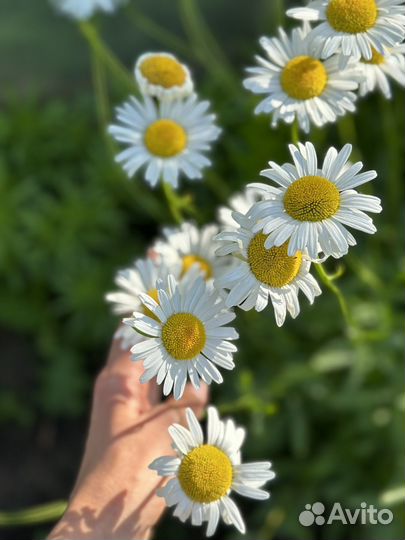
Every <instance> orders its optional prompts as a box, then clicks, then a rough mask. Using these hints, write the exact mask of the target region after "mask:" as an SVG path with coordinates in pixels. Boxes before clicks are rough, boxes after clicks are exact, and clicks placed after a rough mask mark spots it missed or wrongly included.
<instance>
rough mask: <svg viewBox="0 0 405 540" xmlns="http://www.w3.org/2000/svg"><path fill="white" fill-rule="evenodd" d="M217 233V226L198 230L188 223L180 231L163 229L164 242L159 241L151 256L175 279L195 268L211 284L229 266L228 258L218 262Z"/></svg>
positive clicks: (169, 228) (220, 259)
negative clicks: (170, 271) (172, 272)
mask: <svg viewBox="0 0 405 540" xmlns="http://www.w3.org/2000/svg"><path fill="white" fill-rule="evenodd" d="M218 232H219V228H218V226H217V225H213V224H211V225H205V226H204V227H202V228H201V229H199V228H198V227H196V225H194V223H190V222H184V223H182V224H181V225H180V226H179V227H173V228H171V227H166V228H164V229H163V235H164V237H165V240H158V241H157V242H156V243H155V245H154V246H153V247H152V252H153V254H154V257H156V258H157V259H158V260H161V261H163V262H164V263H165V264H166V266H168V267H169V268H172V269H174V270H175V272H174V273H175V274H177V275H185V274H187V272H189V271H190V270H191V269H192V268H197V269H198V270H199V271H200V272H201V273H202V275H203V276H204V277H205V279H206V280H208V281H211V280H212V279H213V278H214V277H217V276H219V275H221V274H222V273H223V271H224V270H225V269H226V268H227V267H228V266H229V264H230V259H229V258H223V257H221V258H219V257H217V256H216V254H215V251H216V249H217V247H219V244H218V243H217V242H216V240H215V237H216V236H217V234H218Z"/></svg>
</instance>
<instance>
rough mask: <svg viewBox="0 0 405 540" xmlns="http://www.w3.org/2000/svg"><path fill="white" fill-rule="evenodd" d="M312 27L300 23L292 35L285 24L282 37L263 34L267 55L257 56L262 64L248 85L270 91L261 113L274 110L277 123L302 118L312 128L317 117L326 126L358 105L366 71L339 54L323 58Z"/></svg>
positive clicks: (317, 122) (254, 69)
mask: <svg viewBox="0 0 405 540" xmlns="http://www.w3.org/2000/svg"><path fill="white" fill-rule="evenodd" d="M308 32H309V28H308V27H306V28H295V29H294V30H293V31H292V33H291V35H290V36H288V35H287V34H286V33H285V31H284V30H283V29H282V28H280V29H279V37H278V38H266V37H263V38H261V39H260V44H261V46H262V47H263V49H264V51H265V53H266V55H267V58H262V57H260V56H257V57H256V60H257V62H258V64H259V67H252V68H248V70H247V71H248V73H250V77H248V78H247V79H245V81H244V86H245V88H247V89H248V90H251V91H252V92H254V93H255V94H263V95H265V98H264V99H263V100H262V101H261V102H260V103H259V105H258V106H257V107H256V109H255V113H256V114H260V113H270V114H272V126H273V127H274V126H277V123H278V121H279V120H284V122H286V123H287V124H291V123H292V122H293V121H294V120H295V119H297V120H298V122H299V125H300V127H301V129H303V130H304V131H305V132H308V131H309V129H310V125H311V123H312V124H315V125H316V126H318V127H319V126H323V125H324V124H326V123H327V122H335V121H336V119H337V117H338V116H342V115H344V114H345V113H347V112H348V111H349V112H353V111H354V110H355V105H354V103H355V101H356V98H357V96H356V94H355V93H354V91H355V90H357V88H358V85H359V80H361V75H360V71H359V70H358V69H356V68H355V67H354V66H353V65H349V66H347V69H344V70H342V69H340V68H339V58H338V56H336V55H335V56H333V57H330V58H328V59H327V60H322V59H321V55H320V52H319V47H318V46H317V45H316V43H315V42H314V40H313V38H312V34H311V33H308Z"/></svg>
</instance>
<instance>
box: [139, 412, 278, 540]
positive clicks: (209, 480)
mask: <svg viewBox="0 0 405 540" xmlns="http://www.w3.org/2000/svg"><path fill="white" fill-rule="evenodd" d="M186 415H187V423H188V429H186V428H185V427H183V426H181V425H180V424H173V425H171V426H170V427H169V433H170V435H171V437H172V439H173V447H174V449H175V450H176V453H177V456H176V457H173V456H165V457H160V458H157V459H155V461H153V463H151V464H150V465H149V467H150V468H151V469H152V470H154V471H157V473H158V474H159V476H163V477H170V476H174V478H171V479H170V480H169V482H168V483H167V484H166V485H165V486H164V487H163V488H161V489H160V490H159V491H158V495H159V496H161V497H164V499H165V501H166V504H167V506H169V507H170V506H175V510H174V512H173V515H174V516H176V517H178V518H179V519H180V521H182V522H185V521H187V519H189V518H191V523H192V525H197V526H201V525H202V524H203V523H204V522H207V530H206V535H207V536H212V535H213V534H214V533H215V530H216V528H217V526H218V522H219V518H220V517H222V519H223V521H224V522H225V523H226V524H227V525H234V526H235V527H236V528H237V529H238V531H240V532H241V533H244V532H245V530H246V528H245V524H244V521H243V518H242V516H241V514H240V511H239V509H238V507H237V505H236V504H235V503H234V501H233V500H232V499H231V497H230V495H231V493H232V492H233V491H234V492H235V493H238V494H239V495H243V496H244V497H249V498H251V499H256V500H262V501H263V500H266V499H268V498H269V496H270V495H269V493H268V492H267V491H264V490H263V489H261V487H262V486H263V485H264V484H265V483H266V482H268V481H269V480H272V479H273V478H274V477H275V474H274V472H273V471H272V470H271V463H269V462H267V461H257V462H253V463H241V452H240V449H241V446H242V444H243V441H244V438H245V430H244V429H243V428H241V427H237V426H235V424H234V422H233V420H230V419H228V420H226V421H221V420H220V419H219V416H218V411H217V410H216V409H215V407H209V408H208V425H207V437H206V439H205V440H206V442H204V435H203V431H202V429H201V426H200V424H199V422H198V420H197V418H196V417H195V415H194V413H193V411H192V410H191V409H189V408H188V409H187V410H186Z"/></svg>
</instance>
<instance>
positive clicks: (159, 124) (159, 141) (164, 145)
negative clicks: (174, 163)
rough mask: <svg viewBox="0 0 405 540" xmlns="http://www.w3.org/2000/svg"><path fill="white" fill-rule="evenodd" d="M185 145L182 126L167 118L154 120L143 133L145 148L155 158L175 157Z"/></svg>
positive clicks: (184, 133)
mask: <svg viewBox="0 0 405 540" xmlns="http://www.w3.org/2000/svg"><path fill="white" fill-rule="evenodd" d="M186 144H187V134H186V132H185V130H184V128H183V126H181V125H180V124H178V123H177V122H175V121H174V120H170V119H168V118H162V119H161V120H156V121H155V122H153V123H152V124H150V126H149V127H148V129H147V130H146V133H145V145H146V148H147V149H148V150H149V152H150V153H151V154H153V155H155V156H159V157H163V158H169V157H173V156H176V155H177V154H180V152H182V151H183V150H184V149H185V147H186Z"/></svg>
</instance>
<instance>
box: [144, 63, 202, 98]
mask: <svg viewBox="0 0 405 540" xmlns="http://www.w3.org/2000/svg"><path fill="white" fill-rule="evenodd" d="M135 78H136V80H137V82H138V84H139V88H140V89H141V92H142V93H143V94H146V95H148V96H152V97H156V98H158V99H175V98H182V97H185V96H188V95H190V94H191V93H192V91H193V81H192V79H191V75H190V71H189V69H188V67H187V66H185V65H184V64H182V63H180V62H179V61H178V60H177V58H176V57H175V56H174V55H173V54H169V53H165V52H158V53H145V54H142V56H140V57H139V58H138V60H137V62H136V64H135Z"/></svg>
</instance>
